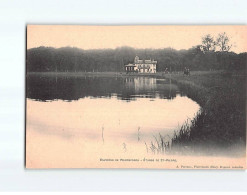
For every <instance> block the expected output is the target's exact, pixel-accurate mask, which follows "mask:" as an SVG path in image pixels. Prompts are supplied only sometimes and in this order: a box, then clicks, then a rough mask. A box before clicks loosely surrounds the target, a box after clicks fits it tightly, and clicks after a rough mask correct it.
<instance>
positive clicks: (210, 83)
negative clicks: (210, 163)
mask: <svg viewBox="0 0 247 195" xmlns="http://www.w3.org/2000/svg"><path fill="white" fill-rule="evenodd" d="M171 78H172V80H173V82H175V83H176V84H177V85H178V86H179V88H180V89H181V91H183V92H185V93H186V94H187V96H188V97H190V98H191V99H193V100H195V101H196V102H198V103H199V104H200V106H201V110H200V112H199V113H198V114H197V115H196V116H195V118H194V119H189V120H188V121H186V122H185V124H184V125H183V126H182V127H181V129H180V130H179V131H177V132H175V133H174V137H173V138H172V140H171V143H170V144H168V143H167V142H165V141H164V139H163V137H162V136H161V135H160V136H159V139H156V142H155V143H151V147H150V148H151V149H152V151H153V152H155V153H159V152H164V151H165V152H168V153H172V154H174V153H175V154H176V153H179V154H194V155H195V154H198V155H200V154H208V155H218V154H219V153H220V154H225V155H228V156H229V155H230V156H240V155H245V145H246V113H245V108H246V80H245V78H246V77H245V75H244V74H241V73H239V72H235V73H233V72H211V73H210V72H207V73H203V72H197V73H196V74H195V73H192V74H191V76H183V75H178V74H176V75H175V74H174V75H172V77H171Z"/></svg>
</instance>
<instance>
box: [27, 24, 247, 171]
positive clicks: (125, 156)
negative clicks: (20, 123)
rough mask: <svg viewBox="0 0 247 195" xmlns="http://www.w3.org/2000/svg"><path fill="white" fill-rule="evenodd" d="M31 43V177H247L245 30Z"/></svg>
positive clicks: (164, 30) (126, 30)
mask: <svg viewBox="0 0 247 195" xmlns="http://www.w3.org/2000/svg"><path fill="white" fill-rule="evenodd" d="M26 37H27V38H26V39H27V40H26V41H27V43H26V75H25V76H26V78H25V79H26V89H25V90H26V91H25V93H26V94H25V101H26V104H25V107H26V111H25V114H26V116H25V119H26V124H25V128H26V129H25V167H26V168H29V169H47V168H143V169H246V65H247V26H246V25H27V29H26Z"/></svg>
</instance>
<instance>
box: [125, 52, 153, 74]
mask: <svg viewBox="0 0 247 195" xmlns="http://www.w3.org/2000/svg"><path fill="white" fill-rule="evenodd" d="M156 64H157V61H155V60H151V59H150V60H140V59H139V57H138V56H136V57H135V59H134V63H133V64H128V65H125V71H126V72H127V73H131V72H136V73H139V72H140V73H156Z"/></svg>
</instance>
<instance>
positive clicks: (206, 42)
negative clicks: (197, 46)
mask: <svg viewBox="0 0 247 195" xmlns="http://www.w3.org/2000/svg"><path fill="white" fill-rule="evenodd" d="M202 49H203V51H205V52H207V51H214V50H215V41H214V38H213V37H212V36H211V35H210V34H207V35H205V36H204V37H202Z"/></svg>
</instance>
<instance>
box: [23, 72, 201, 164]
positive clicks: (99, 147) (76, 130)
mask: <svg viewBox="0 0 247 195" xmlns="http://www.w3.org/2000/svg"><path fill="white" fill-rule="evenodd" d="M26 95H27V130H26V133H27V136H26V139H27V145H26V146H27V148H26V149H27V150H26V152H27V162H28V163H29V165H30V166H31V165H33V166H34V164H35V166H38V165H37V164H39V163H41V162H42V163H43V164H46V166H48V165H47V163H48V162H49V163H51V162H52V160H51V159H53V157H54V153H55V154H56V155H55V156H57V157H56V159H57V158H62V159H60V160H61V161H66V158H65V157H66V156H67V157H68V155H71V154H67V153H73V155H72V156H73V157H71V156H70V158H73V159H74V161H76V160H75V159H76V158H77V156H78V155H82V156H83V154H84V155H87V154H88V153H90V154H92V153H94V154H95V155H96V153H97V155H96V156H95V158H99V157H100V156H102V155H105V156H108V155H110V154H111V155H113V156H114V155H117V154H119V153H125V154H126V153H127V154H131V155H132V154H133V153H137V152H138V153H145V152H147V151H146V149H147V147H146V146H147V145H148V144H149V143H150V142H151V141H152V140H154V139H155V137H158V136H159V134H161V135H162V136H164V137H167V140H169V139H170V138H171V137H172V136H173V134H174V131H176V130H178V129H179V128H180V127H181V125H182V124H183V123H184V122H185V121H186V120H187V119H192V118H193V117H194V116H195V114H196V113H197V112H198V111H199V109H200V107H199V105H198V104H197V103H196V102H194V101H193V100H191V99H190V98H188V97H187V96H186V94H184V93H183V92H182V91H180V90H179V88H178V87H177V86H176V85H174V84H172V83H171V82H170V80H169V79H158V78H150V77H62V76H61V77H54V76H28V77H27V92H26ZM51 143H52V144H51ZM85 151H86V153H85ZM38 153H39V155H40V153H41V154H42V155H43V158H42V160H41V159H40V156H38V155H37V154H38ZM58 156H59V157H58ZM63 158H65V159H63ZM30 159H32V160H30ZM38 159H39V160H38ZM44 159H46V161H45V160H44ZM74 161H73V162H74ZM77 161H80V160H78V159H77ZM42 163H41V164H42ZM49 163H48V164H49ZM60 163H61V162H60ZM78 163H79V162H78ZM41 164H39V165H40V166H41V167H42V165H43V164H42V165H41ZM50 166H52V165H50ZM54 166H55V165H54ZM56 166H58V165H56ZM61 166H62V167H64V164H63V165H62V164H61ZM78 166H80V165H79V164H78Z"/></svg>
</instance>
